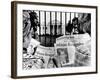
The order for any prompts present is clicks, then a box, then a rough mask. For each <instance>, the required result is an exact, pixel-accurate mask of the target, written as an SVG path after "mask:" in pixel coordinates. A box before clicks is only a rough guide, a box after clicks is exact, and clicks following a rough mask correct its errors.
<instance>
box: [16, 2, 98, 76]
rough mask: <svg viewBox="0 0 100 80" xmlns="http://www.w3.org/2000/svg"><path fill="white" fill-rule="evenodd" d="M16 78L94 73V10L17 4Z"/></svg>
mask: <svg viewBox="0 0 100 80" xmlns="http://www.w3.org/2000/svg"><path fill="white" fill-rule="evenodd" d="M16 13H17V16H16V18H17V23H16V24H17V26H16V27H17V28H16V29H17V62H16V63H17V64H16V66H17V76H31V75H33V76H39V75H52V74H54V75H57V74H64V73H66V74H75V73H89V72H96V65H97V64H96V55H97V52H96V27H97V26H96V7H93V6H92V7H90V6H75V5H74V6H73V5H72V6H71V5H70V6H68V5H66V6H65V5H64V6H63V5H60V4H48V5H46V4H41V3H36V4H35V3H33V4H31V3H25V4H24V3H19V4H18V3H17V10H16Z"/></svg>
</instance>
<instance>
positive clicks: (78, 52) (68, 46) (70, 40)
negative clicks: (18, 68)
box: [23, 34, 91, 70]
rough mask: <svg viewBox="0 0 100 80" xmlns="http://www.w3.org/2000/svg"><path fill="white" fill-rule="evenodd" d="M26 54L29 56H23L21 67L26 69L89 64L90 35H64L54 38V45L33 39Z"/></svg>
mask: <svg viewBox="0 0 100 80" xmlns="http://www.w3.org/2000/svg"><path fill="white" fill-rule="evenodd" d="M34 48H36V50H34ZM33 52H34V54H32V53H33ZM27 54H29V55H31V56H27V57H25V56H24V57H23V69H26V70H30V69H49V68H59V67H76V66H78V67H79V66H89V65H90V63H91V37H90V36H89V35H88V34H79V35H64V36H61V37H58V38H57V39H56V43H55V44H54V47H44V46H42V45H40V44H39V42H38V41H35V43H34V40H33V42H32V41H31V43H30V44H29V47H28V51H27Z"/></svg>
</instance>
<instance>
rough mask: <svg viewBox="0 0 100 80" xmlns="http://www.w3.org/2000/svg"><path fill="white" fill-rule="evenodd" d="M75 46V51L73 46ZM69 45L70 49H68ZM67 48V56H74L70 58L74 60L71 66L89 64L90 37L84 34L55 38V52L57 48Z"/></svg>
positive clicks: (57, 50)
mask: <svg viewBox="0 0 100 80" xmlns="http://www.w3.org/2000/svg"><path fill="white" fill-rule="evenodd" d="M71 46H74V47H75V53H74V52H73V48H72V47H71ZM69 47H70V49H68V48H69ZM65 48H66V50H68V51H69V52H68V54H69V56H70V55H71V54H72V53H73V54H72V55H71V57H72V56H74V58H72V59H71V60H72V61H73V62H74V65H73V66H89V65H90V64H91V38H90V36H89V35H88V34H87V33H85V34H78V35H65V36H62V37H59V38H57V39H56V52H57V53H59V49H63V50H65Z"/></svg>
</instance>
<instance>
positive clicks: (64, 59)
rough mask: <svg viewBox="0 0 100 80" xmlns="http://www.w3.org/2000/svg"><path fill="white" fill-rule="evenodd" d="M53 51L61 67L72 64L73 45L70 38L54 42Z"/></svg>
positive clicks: (73, 59) (73, 58) (73, 55)
mask: <svg viewBox="0 0 100 80" xmlns="http://www.w3.org/2000/svg"><path fill="white" fill-rule="evenodd" d="M63 39H64V38H63ZM64 40H65V39H64ZM55 51H56V52H55V53H56V54H57V57H58V62H59V64H60V66H61V67H67V66H72V65H74V61H75V46H74V45H73V43H72V42H71V41H70V40H67V41H66V42H64V41H63V40H62V41H59V42H56V43H55Z"/></svg>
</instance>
